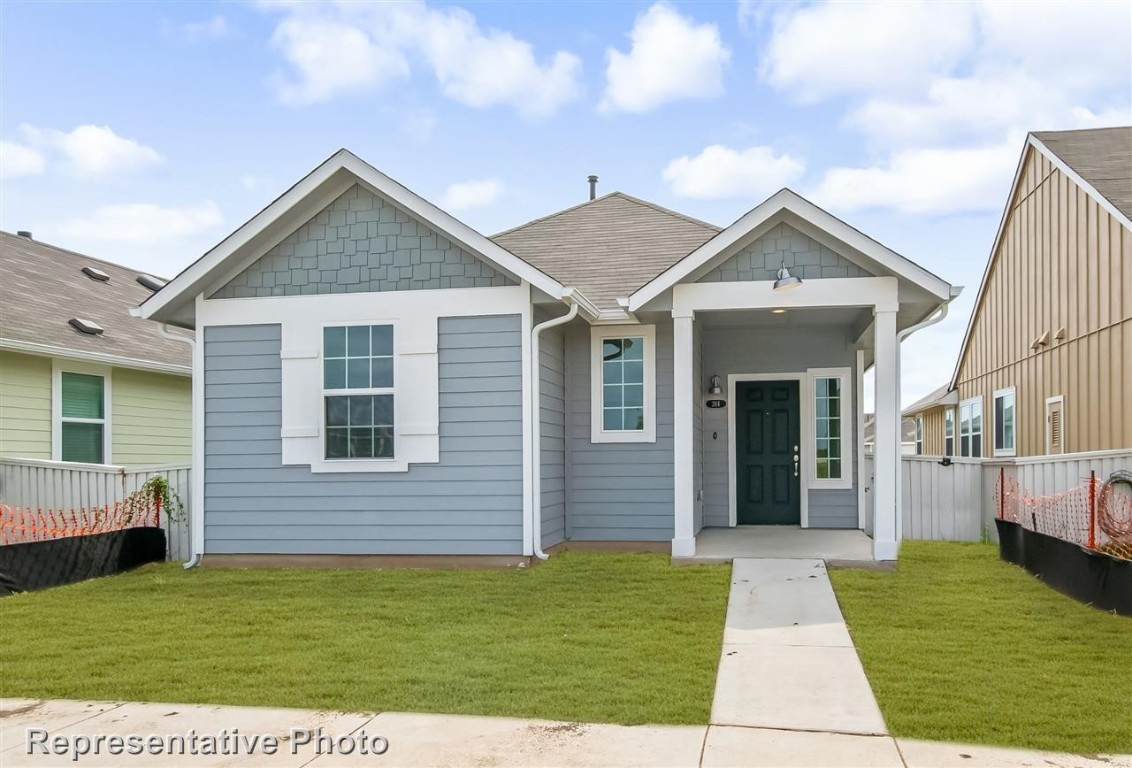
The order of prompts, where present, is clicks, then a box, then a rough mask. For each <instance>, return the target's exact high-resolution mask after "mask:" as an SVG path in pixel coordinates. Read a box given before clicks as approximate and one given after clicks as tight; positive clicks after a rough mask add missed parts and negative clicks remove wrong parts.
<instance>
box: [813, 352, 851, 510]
mask: <svg viewBox="0 0 1132 768" xmlns="http://www.w3.org/2000/svg"><path fill="white" fill-rule="evenodd" d="M817 379H840V380H841V408H842V412H841V417H840V419H841V477H838V478H820V477H818V461H817V455H818V448H817V409H816V407H815V406H816V403H815V401H814V398H816V397H817V386H816V381H817ZM806 390H807V392H806V396H807V397H808V398H809V399H810V422H809V432H810V446H809V449H810V454H811V460H810V461H809V462H807V463H808V465H809V470H808V471H807V473H806V480H807V481H808V482H809V487H810V488H811V489H813V490H816V489H837V490H845V489H848V488H852V487H853V446H854V445H855V443H854V442H853V440H854V438H855V436H856V435H855V432H854V429H853V419H850V418H848V417H847V416H846V414H845V408H846V407H847V406H848V405H849V404H850V403H852V402H854V390H853V369H852V368H846V367H842V368H808V369H806Z"/></svg>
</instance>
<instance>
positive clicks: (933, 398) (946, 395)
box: [901, 384, 959, 416]
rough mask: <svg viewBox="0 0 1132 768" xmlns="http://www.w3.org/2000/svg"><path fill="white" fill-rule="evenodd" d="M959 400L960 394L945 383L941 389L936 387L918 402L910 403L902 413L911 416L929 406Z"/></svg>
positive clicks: (948, 403)
mask: <svg viewBox="0 0 1132 768" xmlns="http://www.w3.org/2000/svg"><path fill="white" fill-rule="evenodd" d="M958 402H959V395H958V393H957V392H955V390H953V389H952V388H951V387H950V386H949V385H947V384H944V385H943V386H942V387H940V388H939V389H934V390H932V391H931V392H929V393H928V394H926V395H924V396H923V397H921V398H920V399H919V400H917V401H916V402H914V403H912V404H911V405H909V406H908V407H907V408H905V409H904V410H903V411H901V414H902V415H904V416H910V415H911V414H913V413H919V412H920V411H926V410H928V409H929V408H936V407H939V406H941V405H955V404H956V403H958Z"/></svg>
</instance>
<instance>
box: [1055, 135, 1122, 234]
mask: <svg viewBox="0 0 1132 768" xmlns="http://www.w3.org/2000/svg"><path fill="white" fill-rule="evenodd" d="M1034 138H1036V139H1037V140H1038V141H1040V142H1041V143H1042V144H1045V145H1046V147H1047V148H1049V151H1050V152H1053V153H1054V154H1055V155H1057V156H1058V157H1060V158H1061V159H1062V160H1063V161H1065V164H1066V165H1068V166H1069V167H1070V168H1072V169H1073V170H1074V171H1076V172H1077V174H1078V175H1080V176H1081V178H1083V179H1084V180H1085V181H1087V182H1089V183H1090V184H1091V185H1092V186H1093V188H1094V189H1096V190H1097V192H1100V193H1101V194H1102V195H1104V196H1105V198H1106V199H1107V200H1108V201H1109V202H1110V203H1112V204H1113V205H1115V206H1116V208H1117V210H1119V211H1120V212H1121V213H1123V214H1124V215H1125V216H1128V217H1132V127H1122V128H1090V129H1087V130H1083V131H1035V132H1034Z"/></svg>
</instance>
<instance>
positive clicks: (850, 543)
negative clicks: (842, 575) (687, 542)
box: [673, 525, 875, 563]
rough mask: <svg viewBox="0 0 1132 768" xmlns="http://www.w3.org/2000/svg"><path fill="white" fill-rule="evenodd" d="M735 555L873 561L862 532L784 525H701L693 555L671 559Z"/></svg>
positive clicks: (704, 559)
mask: <svg viewBox="0 0 1132 768" xmlns="http://www.w3.org/2000/svg"><path fill="white" fill-rule="evenodd" d="M735 558H759V559H765V558H802V559H807V560H825V561H827V562H829V561H841V562H851V563H873V562H875V560H874V558H873V540H872V539H871V538H869V537H868V535H866V534H865V532H864V531H859V530H833V529H828V528H808V529H807V528H799V527H796V526H788V525H782V526H778V525H766V526H754V525H741V526H737V527H735V528H704V529H703V530H702V531H700V532H699V534H698V535H697V536H696V553H695V555H693V556H691V557H677V558H673V562H682V563H725V562H731V561H732V560H734V559H735Z"/></svg>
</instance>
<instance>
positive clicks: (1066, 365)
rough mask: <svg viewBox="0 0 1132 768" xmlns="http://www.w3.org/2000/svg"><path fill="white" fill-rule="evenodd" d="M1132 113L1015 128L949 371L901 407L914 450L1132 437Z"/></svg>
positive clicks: (1096, 444)
mask: <svg viewBox="0 0 1132 768" xmlns="http://www.w3.org/2000/svg"><path fill="white" fill-rule="evenodd" d="M1130 217H1132V127H1123V128H1095V129H1087V130H1079V131H1044V132H1039V133H1031V134H1029V136H1027V137H1026V142H1025V145H1024V146H1023V148H1022V155H1021V157H1020V158H1019V161H1018V169H1017V172H1016V173H1015V176H1014V184H1013V187H1012V189H1011V192H1010V195H1009V197H1008V198H1007V202H1006V207H1005V210H1004V211H1003V214H1002V220H1001V223H1000V224H999V228H998V234H997V235H996V237H995V240H994V245H993V247H992V248H991V253H990V258H989V259H988V261H987V267H986V271H985V273H984V274H983V280H982V284H981V285H980V286H979V294H978V296H977V297H976V299H975V308H974V310H973V312H972V313H971V319H970V322H969V323H968V325H967V331H966V334H965V335H964V338H963V346H962V349H961V350H960V352H959V358H958V361H957V362H956V366H955V373H954V374H953V376H952V379H951V382H950V383H949V384H948V385H947V386H946V387H943V388H942V389H940V390H937V391H936V392H933V393H932V394H931V395H929V396H927V397H926V398H924V399H923V400H922V401H921V402H919V403H916V404H913V405H912V406H911V407H909V408H908V409H907V410H906V411H905V413H906V414H907V415H909V416H912V417H914V418H916V419H918V420H919V421H920V422H921V423H922V425H923V432H924V445H925V452H926V453H929V454H934V455H956V456H972V457H977V458H982V457H986V458H990V457H1009V456H1017V457H1023V456H1043V455H1053V454H1062V453H1080V452H1087V451H1106V450H1115V449H1122V448H1128V447H1130V446H1132V398H1130V397H1129V396H1128V393H1129V392H1130V391H1132V220H1130Z"/></svg>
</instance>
